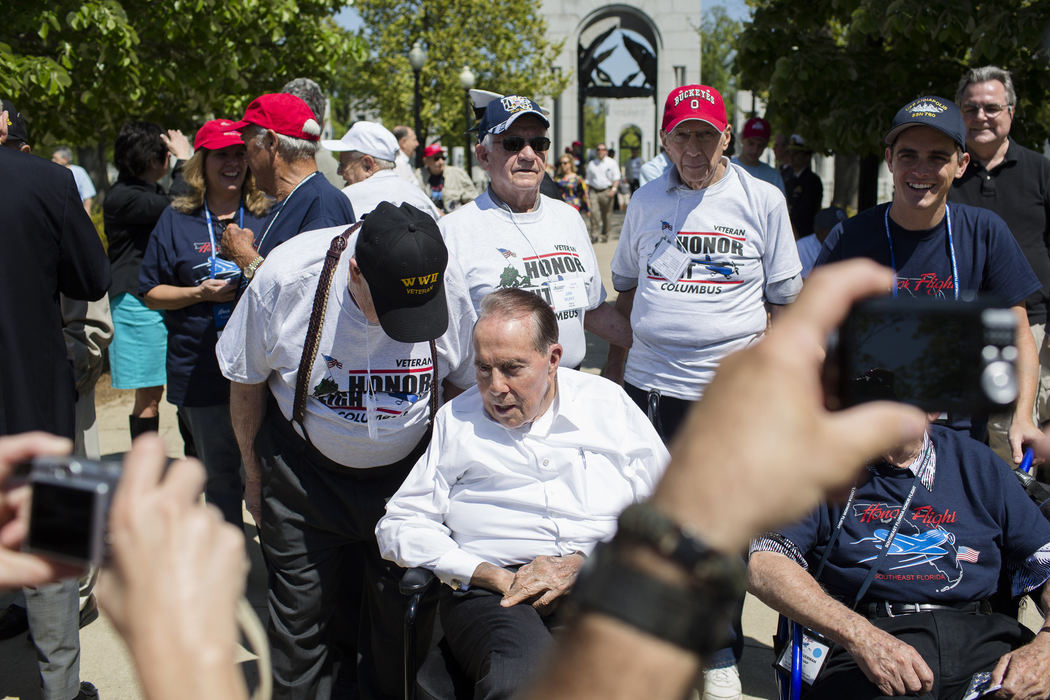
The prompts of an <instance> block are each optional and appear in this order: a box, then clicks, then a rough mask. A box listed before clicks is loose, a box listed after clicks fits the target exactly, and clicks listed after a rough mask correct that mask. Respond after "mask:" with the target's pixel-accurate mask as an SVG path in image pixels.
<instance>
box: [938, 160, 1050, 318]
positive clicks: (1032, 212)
mask: <svg viewBox="0 0 1050 700" xmlns="http://www.w3.org/2000/svg"><path fill="white" fill-rule="evenodd" d="M949 198H950V200H951V201H953V202H962V203H963V204H971V205H973V206H977V207H984V208H986V209H991V210H992V211H994V212H995V213H996V214H998V215H999V216H1001V217H1003V219H1004V220H1005V221H1006V225H1007V226H1009V227H1010V232H1011V233H1013V235H1014V238H1015V239H1016V240H1017V243H1018V245H1020V246H1021V251H1022V252H1023V253H1024V256H1025V259H1027V260H1028V264H1029V265H1031V266H1032V270H1033V271H1034V272H1035V275H1036V277H1038V278H1039V283H1040V284H1041V285H1042V289H1041V290H1039V291H1038V292H1036V293H1035V294H1033V295H1031V296H1030V297H1028V298H1027V299H1026V300H1025V305H1026V306H1027V308H1028V322H1029V323H1032V324H1035V323H1044V322H1045V321H1046V316H1047V306H1048V304H1050V245H1048V244H1050V239H1048V235H1050V231H1048V227H1047V224H1048V222H1050V161H1048V160H1047V159H1046V158H1044V157H1043V156H1041V155H1039V154H1038V153H1036V152H1035V151H1032V150H1029V149H1027V148H1025V147H1024V146H1019V145H1018V144H1016V143H1014V142H1013V141H1010V145H1009V147H1008V148H1007V149H1006V157H1005V158H1003V162H1002V163H1000V164H999V165H997V166H995V167H994V168H992V169H991V170H986V169H985V168H984V166H982V165H980V164H979V163H978V162H977V161H976V160H975V159H974V156H973V154H972V153H971V154H970V164H969V165H968V166H967V167H966V172H965V173H963V176H962V177H961V178H959V179H958V180H956V181H955V183H954V184H953V186H952V191H951V194H950V196H949Z"/></svg>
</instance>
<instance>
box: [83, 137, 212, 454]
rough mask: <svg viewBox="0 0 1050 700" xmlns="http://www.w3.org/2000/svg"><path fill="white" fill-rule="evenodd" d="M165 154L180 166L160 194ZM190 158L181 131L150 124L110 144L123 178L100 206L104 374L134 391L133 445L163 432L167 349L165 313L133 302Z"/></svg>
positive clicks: (165, 171) (165, 168)
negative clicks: (106, 314)
mask: <svg viewBox="0 0 1050 700" xmlns="http://www.w3.org/2000/svg"><path fill="white" fill-rule="evenodd" d="M169 155H172V156H174V157H175V158H176V159H177V160H176V162H175V168H174V170H173V171H172V184H171V187H170V189H169V192H165V191H164V190H163V189H162V188H161V187H160V185H158V184H157V181H158V180H160V179H161V178H162V177H164V176H165V175H167V174H168V157H169ZM191 156H193V147H192V146H190V142H189V141H188V140H187V139H186V137H185V136H183V135H182V132H181V131H177V130H170V129H169V130H168V132H167V133H165V132H164V131H163V130H162V129H161V128H160V127H159V126H157V125H156V124H153V123H151V122H140V121H135V122H128V123H126V124H124V125H123V126H122V127H121V128H120V132H119V133H118V134H117V140H116V142H115V143H114V145H113V160H114V162H115V163H116V165H117V170H118V171H119V173H120V175H119V177H118V178H117V181H116V183H114V185H113V187H112V188H110V191H109V194H107V195H106V201H105V202H103V203H102V215H103V220H104V222H105V226H106V238H107V240H108V242H109V249H108V253H109V260H110V263H111V264H112V267H113V285H112V286H111V287H110V290H109V302H110V313H111V314H112V316H113V343H112V344H111V345H110V347H109V367H110V375H111V379H112V383H113V387H114V388H116V389H134V390H135V405H134V407H133V408H132V410H131V415H130V416H129V417H128V422H129V427H130V430H131V437H132V439H134V438H135V437H136V436H138V435H140V434H142V433H144V432H147V431H156V430H157V428H158V427H159V425H160V398H161V396H162V395H163V393H164V382H165V370H164V359H165V354H166V353H165V349H166V347H167V331H166V329H165V327H164V314H163V313H162V312H160V311H156V310H153V309H150V308H148V307H147V306H146V305H145V304H144V303H143V302H142V300H141V299H140V298H139V296H138V290H139V281H138V280H139V267H140V266H141V264H142V254H143V253H144V252H145V251H146V245H147V244H148V243H149V238H150V233H151V232H152V231H153V227H154V226H155V225H156V224H157V220H158V219H159V218H160V215H161V214H163V213H164V210H165V209H167V208H168V204H169V203H170V201H171V196H172V195H176V194H180V193H182V192H184V191H185V189H184V188H185V183H184V182H183V180H182V169H183V166H184V165H185V163H186V161H187V160H188V159H189V158H190V157H191Z"/></svg>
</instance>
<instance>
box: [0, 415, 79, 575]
mask: <svg viewBox="0 0 1050 700" xmlns="http://www.w3.org/2000/svg"><path fill="white" fill-rule="evenodd" d="M72 447H73V444H72V443H71V442H70V441H69V440H66V439H64V438H60V437H55V436H54V435H48V434H46V433H26V434H24V435H14V436H6V437H0V590H3V589H7V588H16V587H20V586H35V585H38V584H42V583H46V582H48V581H53V580H55V579H57V578H61V577H63V576H75V575H76V574H77V573H79V567H76V566H69V565H64V564H60V563H58V562H56V561H53V560H51V559H47V558H44V557H42V556H39V555H36V554H30V553H26V552H21V551H19V549H20V548H21V547H22V543H23V541H24V540H25V536H26V531H27V530H28V527H29V496H30V492H29V486H28V485H25V484H24V483H23V484H21V485H14V484H12V483H11V482H12V481H13V477H14V475H15V469H16V467H17V466H18V465H19V464H21V463H22V462H23V461H24V460H26V459H29V458H30V457H34V456H38V455H40V456H47V455H65V454H69V452H70V450H71V449H72Z"/></svg>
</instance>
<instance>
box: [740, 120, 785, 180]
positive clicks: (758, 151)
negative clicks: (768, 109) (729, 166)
mask: <svg viewBox="0 0 1050 700" xmlns="http://www.w3.org/2000/svg"><path fill="white" fill-rule="evenodd" d="M770 131H771V129H770V126H769V122H767V121H766V120H765V119H763V118H762V117H751V118H750V119H748V120H747V121H746V122H744V133H743V134H742V135H741V139H740V140H741V141H742V145H741V147H740V155H739V156H737V157H735V158H733V162H734V163H736V164H737V165H739V166H741V167H742V168H743V169H744V170H746V171H747V172H748V173H750V174H751V175H752V176H754V177H757V178H758V179H759V180H765V181H766V182H768V183H770V184H772V185H776V186H777V187H778V188H779V189H780V191H781V193H783V192H784V180H783V178H781V177H780V171H778V170H777V169H776V168H774V167H772V166H769V165H766V164H765V163H763V162H762V161H760V160H759V158H760V157H761V156H762V151H764V150H766V146H767V145H768V144H769V134H770Z"/></svg>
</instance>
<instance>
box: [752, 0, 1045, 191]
mask: <svg viewBox="0 0 1050 700" xmlns="http://www.w3.org/2000/svg"><path fill="white" fill-rule="evenodd" d="M750 4H751V7H752V9H753V15H752V20H751V22H749V23H747V24H746V25H745V26H744V31H743V34H742V35H741V37H740V40H739V42H738V44H737V45H738V47H739V51H738V54H737V59H736V60H737V66H738V67H739V69H740V74H741V78H742V81H743V84H745V85H747V86H748V87H751V88H753V89H757V90H762V89H766V90H768V94H769V109H768V112H767V114H768V116H769V118H770V119H771V121H772V122H773V125H774V127H775V128H776V129H778V130H780V131H791V132H794V133H799V134H801V135H802V136H803V137H804V138H805V139H806V142H807V143H809V144H811V145H812V146H814V147H815V148H816V149H818V150H826V151H835V152H838V153H841V154H855V155H859V156H861V157H862V159H863V160H862V167H861V176H860V179H861V183H862V187H861V206H865V205H869V204H871V203H873V201H874V185H875V182H874V171H875V169H877V167H878V157H880V156H881V154H882V151H883V148H884V147H883V144H882V135H883V134H884V133H885V132H886V130H887V127H888V126H889V124H890V122H891V121H892V119H893V115H894V114H895V113H896V111H897V110H898V109H899V108H900V107H901V106H903V105H904V104H905V103H906V102H907V101H908V100H910V99H912V98H914V97H917V96H920V95H922V94H931V93H932V94H935V95H941V96H943V97H947V98H949V99H954V97H955V87H956V84H957V83H958V81H959V78H960V77H961V76H962V73H963V72H964V70H966V69H967V68H969V67H971V66H980V65H985V64H996V65H999V66H1002V67H1004V68H1007V69H1009V70H1011V71H1013V73H1014V80H1015V83H1016V85H1017V89H1018V107H1017V120H1016V121H1015V123H1014V130H1013V132H1012V136H1013V137H1014V138H1015V139H1017V140H1018V141H1020V142H1021V143H1023V144H1025V145H1028V146H1037V145H1038V144H1040V143H1042V142H1043V141H1044V140H1045V139H1046V136H1047V133H1048V130H1050V63H1048V60H1047V58H1048V49H1047V47H1046V44H1045V39H1044V36H1043V34H1044V33H1045V32H1046V28H1047V26H1048V22H1050V3H1047V2H1032V1H1031V0H996V1H995V2H990V1H988V0H979V1H975V0H962V1H961V2H960V1H959V0H930V1H929V2H904V1H903V0H891V1H890V2H886V1H885V0H814V1H812V2H805V3H802V2H799V1H798V0H751V3H750Z"/></svg>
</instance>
